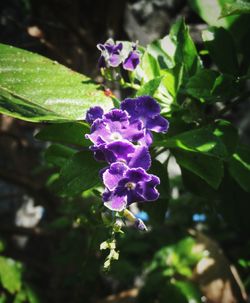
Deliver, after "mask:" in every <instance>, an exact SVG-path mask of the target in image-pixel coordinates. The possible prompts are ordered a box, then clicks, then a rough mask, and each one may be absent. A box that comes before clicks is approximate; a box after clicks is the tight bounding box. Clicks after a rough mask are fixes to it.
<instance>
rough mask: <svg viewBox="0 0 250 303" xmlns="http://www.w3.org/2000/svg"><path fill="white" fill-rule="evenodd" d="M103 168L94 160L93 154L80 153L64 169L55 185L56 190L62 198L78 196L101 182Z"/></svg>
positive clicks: (87, 152) (88, 152)
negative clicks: (100, 175) (100, 173)
mask: <svg viewBox="0 0 250 303" xmlns="http://www.w3.org/2000/svg"><path fill="white" fill-rule="evenodd" d="M101 168H102V166H101V164H100V163H99V162H97V161H96V160H95V159H94V157H93V153H91V152H90V151H80V152H78V153H76V154H74V155H73V156H72V157H71V158H70V159H69V160H68V161H67V162H66V163H65V165H64V166H63V167H62V169H61V172H60V177H59V179H58V180H57V181H55V184H54V185H53V186H54V189H55V191H56V192H57V193H58V194H60V195H62V196H75V195H78V194H80V193H82V192H83V191H85V190H88V189H90V188H92V187H94V186H96V185H97V184H98V183H99V182H100V177H99V171H100V169H101Z"/></svg>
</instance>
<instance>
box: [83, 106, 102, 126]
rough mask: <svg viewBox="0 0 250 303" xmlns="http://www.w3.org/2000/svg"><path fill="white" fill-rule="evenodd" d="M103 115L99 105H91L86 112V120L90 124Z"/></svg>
mask: <svg viewBox="0 0 250 303" xmlns="http://www.w3.org/2000/svg"><path fill="white" fill-rule="evenodd" d="M102 115H103V109H102V108H101V107H100V106H94V107H91V108H90V109H89V110H88V111H87V113H86V119H85V120H86V121H87V122H88V123H89V124H92V123H93V122H94V121H95V120H96V119H98V118H101V117H102Z"/></svg>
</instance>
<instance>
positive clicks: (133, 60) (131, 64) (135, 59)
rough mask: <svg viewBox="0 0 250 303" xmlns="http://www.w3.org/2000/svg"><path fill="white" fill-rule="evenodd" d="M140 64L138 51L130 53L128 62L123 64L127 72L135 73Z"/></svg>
mask: <svg viewBox="0 0 250 303" xmlns="http://www.w3.org/2000/svg"><path fill="white" fill-rule="evenodd" d="M139 63H140V57H139V54H138V52H137V51H132V52H130V53H129V55H128V57H127V58H126V60H125V61H124V62H123V68H124V69H126V70H130V71H133V70H135V69H136V67H137V65H138V64H139Z"/></svg>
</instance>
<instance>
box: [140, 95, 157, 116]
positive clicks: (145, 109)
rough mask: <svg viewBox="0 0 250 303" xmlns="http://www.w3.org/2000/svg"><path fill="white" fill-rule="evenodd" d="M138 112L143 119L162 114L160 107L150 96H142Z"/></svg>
mask: <svg viewBox="0 0 250 303" xmlns="http://www.w3.org/2000/svg"><path fill="white" fill-rule="evenodd" d="M137 111H138V112H139V113H140V116H141V117H144V118H148V117H154V116H156V115H158V114H160V112H161V108H160V105H159V104H158V103H157V102H156V101H155V99H153V98H152V97H150V96H141V97H138V98H137Z"/></svg>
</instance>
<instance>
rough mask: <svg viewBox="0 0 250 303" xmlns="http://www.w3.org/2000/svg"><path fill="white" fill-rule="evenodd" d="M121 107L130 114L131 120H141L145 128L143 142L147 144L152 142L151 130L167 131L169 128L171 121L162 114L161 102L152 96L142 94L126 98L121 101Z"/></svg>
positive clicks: (132, 121)
mask: <svg viewBox="0 0 250 303" xmlns="http://www.w3.org/2000/svg"><path fill="white" fill-rule="evenodd" d="M121 109H122V110H124V111H126V112H127V113H128V114H129V116H130V122H131V123H134V122H135V121H141V122H142V124H143V128H144V129H145V137H144V140H142V143H143V142H145V143H146V144H147V145H150V144H151V143H152V134H151V132H150V131H154V132H157V133H162V132H163V133H165V132H167V130H168V127H169V123H168V121H167V119H165V118H163V117H162V116H161V115H160V112H161V108H160V106H159V104H158V103H157V102H156V101H155V100H154V99H153V98H152V97H150V96H141V97H138V98H133V99H129V98H128V99H125V100H124V101H122V103H121Z"/></svg>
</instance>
